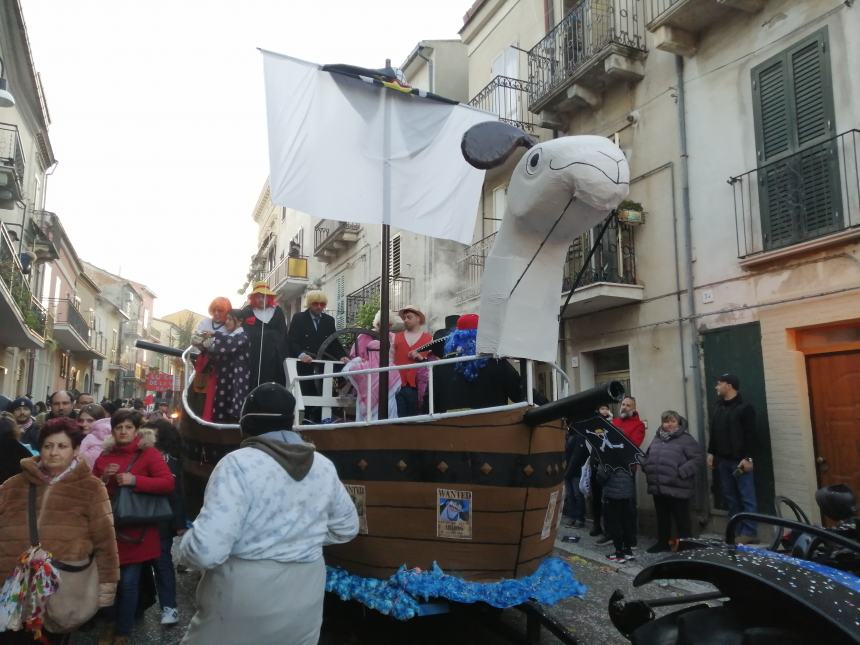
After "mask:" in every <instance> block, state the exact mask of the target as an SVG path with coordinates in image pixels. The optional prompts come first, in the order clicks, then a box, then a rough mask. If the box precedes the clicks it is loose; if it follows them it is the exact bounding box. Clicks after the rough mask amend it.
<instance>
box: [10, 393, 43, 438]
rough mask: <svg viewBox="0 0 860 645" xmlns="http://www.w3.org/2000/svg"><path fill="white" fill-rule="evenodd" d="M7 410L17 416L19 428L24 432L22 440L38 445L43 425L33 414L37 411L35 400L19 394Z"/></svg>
mask: <svg viewBox="0 0 860 645" xmlns="http://www.w3.org/2000/svg"><path fill="white" fill-rule="evenodd" d="M6 410H7V412H11V413H12V416H13V417H15V422H16V423H17V424H18V429H19V430H20V431H21V433H22V434H21V442H22V443H26V444H29V445H31V446H35V445H37V444H38V443H39V430H40V428H41V426H40V425H39V424H38V423H36V420H35V419H34V418H33V414H34V413H35V412H36V406H35V405H33V402H32V401H31V400H30V399H28V398H27V397H26V396H19V397H18V398H17V399H15V400H14V401H12V402H11V403H10V404H9V406H8V407H7V408H6Z"/></svg>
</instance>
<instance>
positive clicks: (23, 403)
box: [6, 396, 36, 414]
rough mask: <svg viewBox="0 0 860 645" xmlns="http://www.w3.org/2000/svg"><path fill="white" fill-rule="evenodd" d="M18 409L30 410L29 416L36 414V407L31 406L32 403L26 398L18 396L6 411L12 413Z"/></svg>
mask: <svg viewBox="0 0 860 645" xmlns="http://www.w3.org/2000/svg"><path fill="white" fill-rule="evenodd" d="M18 408H30V414H36V406H35V405H33V402H32V401H31V400H30V399H28V398H27V397H26V396H19V397H18V398H17V399H15V400H14V401H12V402H11V403H10V404H9V406H8V407H7V408H6V411H7V412H14V411H15V410H17V409H18Z"/></svg>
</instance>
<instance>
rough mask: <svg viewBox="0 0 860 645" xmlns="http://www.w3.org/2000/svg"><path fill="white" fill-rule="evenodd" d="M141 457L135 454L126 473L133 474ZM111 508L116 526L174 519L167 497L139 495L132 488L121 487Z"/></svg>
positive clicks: (114, 497) (154, 522)
mask: <svg viewBox="0 0 860 645" xmlns="http://www.w3.org/2000/svg"><path fill="white" fill-rule="evenodd" d="M139 455H140V453H139V452H137V453H135V455H134V458H133V459H132V460H131V463H130V464H129V465H128V468H126V469H125V472H127V473H128V472H131V467H132V466H134V462H136V461H137V458H138V456H139ZM111 506H112V508H113V523H114V526H129V525H132V524H157V523H158V522H164V521H166V520H170V519H173V509H172V508H171V506H170V500H169V499H167V496H166V495H151V494H149V493H137V492H135V491H134V489H133V488H132V487H131V486H120V487H119V490H118V491H117V493H116V495H114V496H113V499H112V500H111Z"/></svg>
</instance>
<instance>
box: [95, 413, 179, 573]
mask: <svg viewBox="0 0 860 645" xmlns="http://www.w3.org/2000/svg"><path fill="white" fill-rule="evenodd" d="M154 446H155V431H154V430H152V429H151V428H142V429H140V430H138V433H137V436H136V437H135V438H134V440H133V441H132V442H131V443H129V444H127V445H125V446H117V445H116V441H115V440H114V437H113V435H111V436H110V437H107V438H106V439H105V440H104V443H103V444H102V454H101V456H99V458H98V459H96V465H95V468H93V474H94V475H95V476H96V477H99V478H104V472H105V470H106V469H107V467H108V466H109V465H110V464H117V465H118V466H119V470H117V474H119V473H124V472H126V469H127V468H128V465H129V464H130V463H131V461H132V459H134V456H135V454H137V455H138V457H137V460H136V461H135V462H134V465H132V467H131V471H130V472H131V474H132V475H134V476H135V479H136V482H135V485H134V490H135V492H138V493H149V494H150V495H167V494H169V493H172V492H173V489H174V487H175V485H176V483H175V481H174V479H173V473H171V472H170V468H168V467H167V464H166V463H164V458H163V457H162V456H161V453H160V452H158V450H157V449H156V448H155V447H154ZM105 483H106V484H107V490H108V494H109V495H110V497H111V498H113V496H114V495H116V492H117V490H118V488H119V486H118V485H117V483H116V477H115V476H113V477H110V478H108V479H107V481H105ZM116 540H117V546H118V548H119V562H120V564H121V565H126V564H135V563H137V562H147V561H148V560H156V559H157V558H158V557H159V555H160V554H161V539H160V538H159V532H158V524H143V525H140V526H124V527H122V528H121V529H117V531H116Z"/></svg>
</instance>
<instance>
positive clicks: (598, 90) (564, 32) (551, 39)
mask: <svg viewBox="0 0 860 645" xmlns="http://www.w3.org/2000/svg"><path fill="white" fill-rule="evenodd" d="M646 53H647V49H646V47H645V25H644V15H643V13H642V2H641V0H580V2H578V3H577V4H576V5H575V6H574V7H573V8H572V9H571V10H570V11H569V12H568V13H567V15H566V16H565V17H564V19H563V20H562V21H561V22H560V23H558V24H557V25H556V26H555V27H553V28H552V30H551V31H550V32H549V33H548V34H547V35H546V36H545V37H544V38H543V40H541V41H540V42H538V43H537V44H536V45H535V46H534V47H532V49H531V50H530V51H529V54H528V64H529V110H531V111H532V112H534V113H535V114H539V113H540V112H542V111H544V110H549V111H554V112H564V111H572V110H577V109H580V108H583V107H588V108H592V109H594V108H597V107H599V106H600V104H601V103H602V100H603V98H602V94H603V90H604V89H605V88H606V87H607V86H608V85H610V84H612V83H614V82H616V81H625V80H626V81H631V80H634V81H635V80H640V79H641V78H642V77H643V76H644V74H645V71H644V70H645V66H644V62H643V60H644V58H645V55H646Z"/></svg>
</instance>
